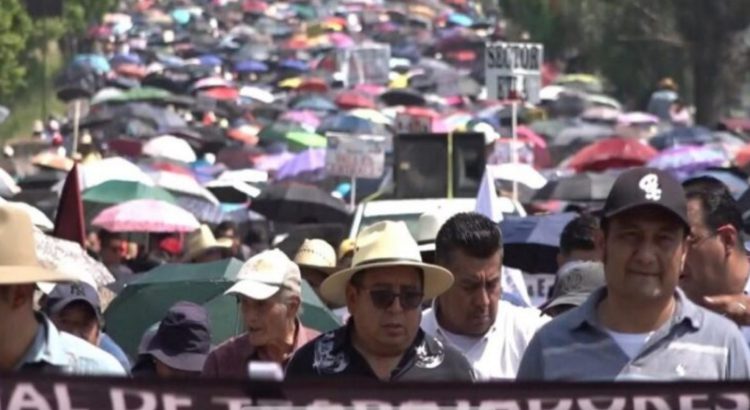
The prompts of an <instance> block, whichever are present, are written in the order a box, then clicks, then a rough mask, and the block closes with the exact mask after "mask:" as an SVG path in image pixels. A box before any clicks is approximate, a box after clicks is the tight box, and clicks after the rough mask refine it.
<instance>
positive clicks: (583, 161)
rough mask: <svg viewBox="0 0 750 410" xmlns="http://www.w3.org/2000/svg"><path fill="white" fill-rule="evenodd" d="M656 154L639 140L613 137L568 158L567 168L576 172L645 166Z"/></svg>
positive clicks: (656, 152)
mask: <svg viewBox="0 0 750 410" xmlns="http://www.w3.org/2000/svg"><path fill="white" fill-rule="evenodd" d="M657 154H658V151H656V150H655V149H654V148H652V147H651V146H650V145H648V144H645V143H643V142H641V141H640V140H636V139H625V138H618V137H613V138H608V139H604V140H601V141H597V142H595V143H593V144H591V145H589V146H586V147H584V148H583V149H581V150H580V151H578V152H577V153H576V154H575V155H573V156H572V157H571V158H570V160H569V162H568V167H569V168H573V169H575V170H576V171H578V172H584V171H594V172H600V171H604V170H606V169H610V168H627V167H635V166H641V165H645V164H646V163H647V162H648V161H649V160H650V159H651V158H653V157H655V156H656V155H657Z"/></svg>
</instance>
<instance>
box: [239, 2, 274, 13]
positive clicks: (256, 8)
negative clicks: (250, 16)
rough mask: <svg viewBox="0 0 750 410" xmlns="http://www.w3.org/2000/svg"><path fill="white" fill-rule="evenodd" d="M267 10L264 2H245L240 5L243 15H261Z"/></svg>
mask: <svg viewBox="0 0 750 410" xmlns="http://www.w3.org/2000/svg"><path fill="white" fill-rule="evenodd" d="M266 10H268V4H267V3H266V2H265V1H259V0H245V2H244V3H242V11H244V12H245V13H256V14H263V13H265V12H266Z"/></svg>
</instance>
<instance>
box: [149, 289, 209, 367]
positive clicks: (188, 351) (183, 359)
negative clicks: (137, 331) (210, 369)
mask: <svg viewBox="0 0 750 410" xmlns="http://www.w3.org/2000/svg"><path fill="white" fill-rule="evenodd" d="M210 351H211V324H210V322H209V318H208V312H207V311H206V309H205V308H204V307H203V306H200V305H197V304H195V303H192V302H185V301H181V302H177V303H175V304H174V305H173V306H172V307H171V308H169V311H168V312H167V315H166V316H165V317H164V319H162V321H161V322H160V323H159V327H158V328H157V330H156V333H155V334H154V335H153V337H152V338H151V340H150V341H149V342H148V347H147V349H146V351H145V352H144V353H145V354H150V355H152V356H154V357H155V358H157V359H159V360H160V361H161V362H162V363H164V364H166V365H167V366H169V367H172V368H174V369H179V370H183V371H189V372H200V371H202V370H203V364H204V363H205V362H206V359H207V358H208V353H209V352H210Z"/></svg>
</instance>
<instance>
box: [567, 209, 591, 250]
mask: <svg viewBox="0 0 750 410" xmlns="http://www.w3.org/2000/svg"><path fill="white" fill-rule="evenodd" d="M598 229H599V220H598V219H597V218H596V217H594V216H592V215H591V214H581V215H579V216H577V217H575V218H573V220H571V221H570V222H568V224H567V225H565V228H563V231H562V234H560V253H562V254H564V255H570V253H571V252H573V251H576V250H585V251H590V250H592V249H594V248H595V247H596V244H595V241H594V235H595V233H596V231H597V230H598Z"/></svg>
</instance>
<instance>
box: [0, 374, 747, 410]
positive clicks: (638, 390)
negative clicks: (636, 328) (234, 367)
mask: <svg viewBox="0 0 750 410" xmlns="http://www.w3.org/2000/svg"><path fill="white" fill-rule="evenodd" d="M749 405H750V393H748V391H747V386H746V385H745V383H742V382H727V381H721V382H684V381H680V382H665V383H637V382H629V383H497V382H496V383H489V382H488V383H479V384H471V383H447V382H443V383H435V382H432V383H430V382H423V383H393V384H387V385H384V384H382V383H367V382H365V381H361V380H360V381H353V380H347V379H341V380H332V379H325V380H321V379H312V380H309V381H306V382H304V383H270V382H261V381H253V382H252V383H248V382H247V381H229V380H208V379H200V380H198V379H195V380H190V379H187V380H159V381H158V382H154V380H148V379H140V380H139V379H135V380H133V379H125V378H122V379H112V378H93V377H65V376H59V375H51V374H44V375H9V376H3V377H2V378H0V409H2V410H52V409H54V410H192V409H201V410H250V409H261V408H263V409H311V410H312V409H339V410H340V409H344V408H354V409H372V410H391V409H414V408H419V409H436V410H437V409H439V408H445V407H449V408H455V409H465V410H469V409H519V410H521V409H524V410H525V409H559V410H563V409H564V410H584V409H586V410H592V409H633V410H649V409H659V410H678V409H688V408H690V409H704V408H715V409H747V408H748V406H749Z"/></svg>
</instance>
